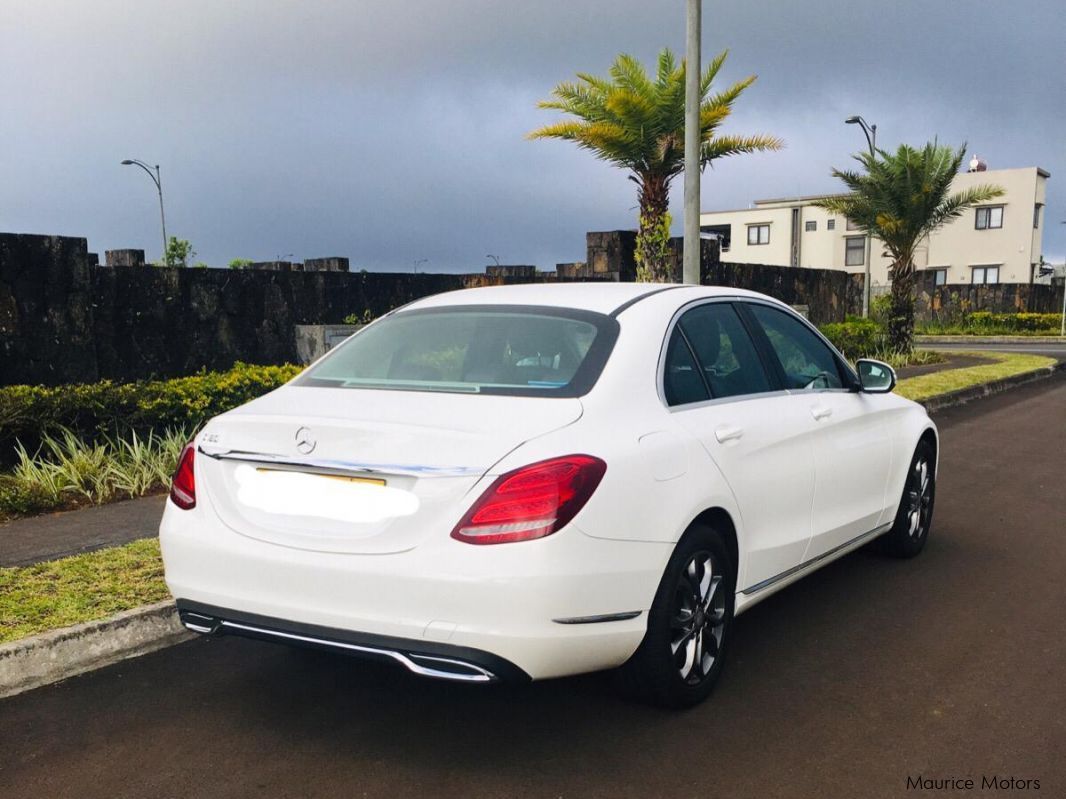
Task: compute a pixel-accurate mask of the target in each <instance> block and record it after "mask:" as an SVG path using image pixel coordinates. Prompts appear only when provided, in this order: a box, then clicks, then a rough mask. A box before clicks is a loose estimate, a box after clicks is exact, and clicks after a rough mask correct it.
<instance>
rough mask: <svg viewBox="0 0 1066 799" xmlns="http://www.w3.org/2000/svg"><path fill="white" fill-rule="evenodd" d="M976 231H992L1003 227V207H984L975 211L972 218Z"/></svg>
mask: <svg viewBox="0 0 1066 799" xmlns="http://www.w3.org/2000/svg"><path fill="white" fill-rule="evenodd" d="M974 227H975V228H976V229H977V230H993V229H995V228H1001V227H1003V206H1002V205H984V206H981V207H980V208H978V209H977V211H976V216H975V217H974Z"/></svg>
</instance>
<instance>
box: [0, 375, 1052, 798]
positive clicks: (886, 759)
mask: <svg viewBox="0 0 1066 799" xmlns="http://www.w3.org/2000/svg"><path fill="white" fill-rule="evenodd" d="M938 421H939V422H940V424H941V425H942V428H943V441H944V455H943V460H942V480H941V484H940V493H939V497H938V501H937V511H936V523H935V526H934V534H933V537H932V539H931V540H930V543H929V546H928V547H927V549H926V551H925V553H924V554H923V555H922V556H921V557H920V558H918V559H917V560H914V561H910V562H898V561H891V560H885V559H882V558H880V557H877V556H874V555H871V554H868V553H866V552H859V553H855V554H853V555H850V556H848V557H847V558H845V559H844V560H842V561H838V562H837V563H835V564H833V565H831V566H829V567H827V568H825V569H823V570H822V571H820V572H818V573H817V574H815V575H813V576H812V577H809V578H807V579H806V580H804V581H802V582H800V583H799V584H797V585H795V586H793V587H791V588H789V589H787V590H785V591H783V592H782V593H780V594H778V595H777V596H775V597H773V598H771V599H769V600H767V601H766V602H764V603H763V604H762V605H760V606H758V607H757V608H755V609H754V610H752V611H751V612H750V613H748V614H746V615H745V616H743V617H741V618H740V619H739V620H738V625H737V629H736V638H735V639H734V645H733V649H732V653H731V658H730V660H731V662H729V663H728V664H727V668H726V672H725V675H724V678H723V680H722V682H721V683H720V685H719V687H718V689H717V692H716V694H715V695H714V696H713V697H712V700H711V701H710V702H709V703H708V704H706V705H704V706H702V707H699V708H696V709H694V710H692V711H689V712H685V713H667V712H661V711H658V710H655V709H652V708H647V707H643V706H640V705H635V704H630V703H627V702H624V701H621V700H619V699H617V698H616V697H615V696H614V695H613V694H612V693H611V691H610V689H609V688H608V687H607V685H606V684H605V681H604V680H603V679H602V678H600V677H596V676H592V677H583V678H580V679H570V680H559V681H554V682H549V683H542V684H535V685H532V686H528V687H520V688H509V687H500V688H489V689H476V688H470V687H467V686H456V685H451V684H444V683H436V682H427V681H420V680H417V679H415V678H413V677H410V676H408V675H407V674H406V673H403V672H400V671H396V670H393V669H390V668H385V667H377V666H372V665H367V664H362V663H358V662H354V661H348V660H345V659H339V658H336V657H330V656H326V655H322V654H315V653H304V652H298V651H293V650H288V649H285V648H282V647H277V646H272V645H269V644H265V643H258V642H253V641H242V640H238V639H220V640H198V641H194V642H191V643H188V644H183V645H181V646H178V647H175V648H173V649H169V650H165V651H162V652H158V653H155V654H153V655H149V656H146V657H143V658H140V659H138V660H135V661H131V662H128V663H125V664H120V665H117V666H113V667H110V668H108V669H105V670H102V671H99V672H96V673H95V674H91V675H86V676H84V677H80V678H76V679H73V680H70V681H68V682H66V683H64V684H61V685H57V686H53V687H50V688H44V689H40V690H37V691H34V692H31V693H29V694H24V695H22V696H19V697H14V698H12V699H7V700H3V701H0V795H3V796H4V797H78V798H79V799H82V798H86V797H107V798H108V799H114V798H115V797H136V798H137V799H144V797H186V796H188V797H245V796H248V797H253V796H254V797H305V796H323V797H338V798H339V797H360V796H390V797H397V796H421V797H476V796H499V797H511V796H543V797H559V796H563V797H586V796H610V797H617V796H634V797H655V796H669V797H675V796H689V797H709V796H723V797H726V796H728V797H764V798H765V797H815V796H832V797H837V796H839V797H881V796H888V797H896V796H898V797H903V796H915V795H945V794H948V795H950V792H943V791H929V792H922V791H914V790H907V787H906V780H907V777H908V776H912V777H914V776H917V775H923V776H925V777H926V778H937V779H941V778H964V777H967V776H970V777H973V778H975V779H976V780H977V786H978V787H979V786H980V784H981V778H982V777H983V776H987V777H989V778H992V777H996V778H1015V779H1037V780H1039V781H1040V789H1039V791H1029V792H1024V791H1023V792H1017V791H1016V792H1011V791H1009V790H1008V791H1003V792H1000V793H995V792H989V791H981V790H974V791H971V792H967V793H966V795H969V796H981V795H986V796H993V795H999V796H1002V795H1007V794H1009V795H1011V796H1018V795H1036V796H1049V797H1050V796H1066V758H1064V757H1063V752H1064V751H1066V636H1064V635H1063V632H1064V622H1063V611H1064V609H1066V577H1064V573H1066V568H1064V567H1066V496H1064V490H1063V484H1064V482H1063V481H1064V476H1066V469H1064V465H1066V379H1055V380H1053V381H1045V382H1044V383H1042V384H1038V385H1033V386H1029V387H1026V388H1023V389H1020V390H1016V391H1013V392H1010V393H1008V394H1004V395H1000V396H997V397H994V398H991V399H986V400H982V401H980V402H977V403H973V404H971V405H968V406H966V407H963V408H958V409H953V410H950V411H946V412H944V413H943V414H941V415H940V416H938Z"/></svg>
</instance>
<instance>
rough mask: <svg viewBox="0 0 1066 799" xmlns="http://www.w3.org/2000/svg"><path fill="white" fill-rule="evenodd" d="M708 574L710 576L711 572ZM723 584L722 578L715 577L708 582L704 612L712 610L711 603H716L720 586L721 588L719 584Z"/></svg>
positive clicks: (704, 599)
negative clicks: (715, 599)
mask: <svg viewBox="0 0 1066 799" xmlns="http://www.w3.org/2000/svg"><path fill="white" fill-rule="evenodd" d="M707 573H708V574H710V571H708V572H707ZM721 582H722V578H721V577H713V576H712V577H711V578H710V580H709V581H708V583H709V585H708V586H707V592H706V594H704V598H703V609H704V610H708V611H709V610H710V609H711V603H712V602H714V595H715V592H716V591H717V590H718V586H719V584H720V583H721Z"/></svg>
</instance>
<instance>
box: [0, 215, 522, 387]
mask: <svg viewBox="0 0 1066 799" xmlns="http://www.w3.org/2000/svg"><path fill="white" fill-rule="evenodd" d="M520 282H528V281H526V280H521V279H514V278H493V277H489V276H487V275H448V274H410V273H381V272H363V273H355V274H353V273H349V272H333V271H321V272H286V271H253V270H243V269H241V270H232V269H180V268H177V267H169V268H167V267H146V266H114V267H109V268H101V267H96V266H90V265H89V262H88V252H87V246H86V241H85V239H77V238H67V237H61V236H30V235H15V234H0V385H10V384H15V383H40V384H46V385H55V384H59V383H72V382H91V381H95V380H99V379H102V378H110V379H113V380H120V381H122V380H134V379H140V378H148V377H169V376H177V375H186V374H190V373H192V372H195V371H197V370H198V369H202V368H207V369H226V368H228V367H230V366H232V365H233V363H234V362H235V361H238V360H240V361H245V362H248V363H264V364H269V363H285V362H294V361H295V360H296V358H297V352H296V335H295V326H296V325H298V324H329V325H332V324H340V323H342V322H343V321H344V318H345V317H346V316H348V315H349V314H353V313H354V314H356V315H357V316H359V317H360V318H362V317H363V316H364V315H365V314H366V313H367V312H369V314H370V315H371V316H379V315H381V314H383V313H385V312H387V311H390V310H392V309H393V308H397V307H399V306H401V305H405V304H406V303H408V302H411V301H413V300H416V299H418V298H420V297H425V296H428V295H431V294H438V293H440V292H443V291H453V290H456V289H462V288H470V287H475V286H486V285H500V284H503V283H520Z"/></svg>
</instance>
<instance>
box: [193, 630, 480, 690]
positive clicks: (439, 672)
mask: <svg viewBox="0 0 1066 799" xmlns="http://www.w3.org/2000/svg"><path fill="white" fill-rule="evenodd" d="M185 626H186V627H188V628H189V629H190V630H196V632H201V630H198V629H196V628H197V626H198V625H189V624H188V623H187V622H185ZM218 626H219V627H221V628H227V627H229V628H232V629H234V630H242V631H244V632H250V633H255V634H256V635H264V636H267V637H269V638H284V639H286V640H289V641H299V642H301V643H305V644H315V645H316V646H324V647H327V648H330V649H343V650H347V651H350V652H362V653H363V654H368V655H384V656H385V657H390V658H392V659H393V660H395V661H397V662H399V663H400V664H401V665H402V666H404V668H406V669H407V670H408V671H410V672H413V673H415V674H419V675H421V676H423V677H436V678H437V679H441V680H457V681H459V682H494V681H495V680H496V679H497V677H496V675H495V674H493V673H492V672H491V671H489V670H488V669H485V668H482V667H481V666H478V665H475V664H473V663H467V662H466V661H463V660H453V659H452V658H443V657H437V656H435V655H416V654H410V655H408V654H405V653H403V652H397V651H396V650H392V649H379V648H378V647H372V646H360V645H358V644H349V643H345V642H343V641H330V640H328V639H325V638H315V637H312V636H309V635H297V634H296V633H286V632H282V631H281V630H270V629H267V628H265V627H256V626H253V625H251V624H240V623H238V622H235V621H227V620H225V619H223V620H222V621H220V622H219V624H218ZM209 632H210V631H209ZM416 660H420V661H429V662H433V663H440V664H447V665H449V666H455V667H457V668H461V669H466V670H467V671H468V673H466V674H462V673H459V672H454V671H445V670H444V669H435V668H432V667H431V666H423V665H420V664H419V663H416V662H415V661H416Z"/></svg>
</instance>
